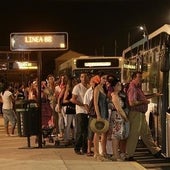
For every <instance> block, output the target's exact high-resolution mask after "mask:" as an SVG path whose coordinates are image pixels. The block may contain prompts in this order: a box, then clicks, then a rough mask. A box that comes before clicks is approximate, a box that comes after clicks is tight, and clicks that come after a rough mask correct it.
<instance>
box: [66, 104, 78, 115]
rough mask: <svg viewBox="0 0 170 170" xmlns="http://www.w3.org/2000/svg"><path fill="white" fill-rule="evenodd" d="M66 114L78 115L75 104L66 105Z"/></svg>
mask: <svg viewBox="0 0 170 170" xmlns="http://www.w3.org/2000/svg"><path fill="white" fill-rule="evenodd" d="M66 114H76V109H75V104H73V103H71V102H69V103H68V104H67V105H66Z"/></svg>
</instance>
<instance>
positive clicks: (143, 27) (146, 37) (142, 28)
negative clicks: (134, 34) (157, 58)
mask: <svg viewBox="0 0 170 170" xmlns="http://www.w3.org/2000/svg"><path fill="white" fill-rule="evenodd" d="M139 29H140V30H141V31H143V37H144V39H146V43H147V50H149V34H148V30H147V28H146V25H145V24H143V25H141V26H139ZM144 42H145V41H144Z"/></svg>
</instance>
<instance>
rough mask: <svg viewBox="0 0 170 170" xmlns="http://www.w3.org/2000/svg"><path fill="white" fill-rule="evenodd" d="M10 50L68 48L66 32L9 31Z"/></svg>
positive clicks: (54, 49)
mask: <svg viewBox="0 0 170 170" xmlns="http://www.w3.org/2000/svg"><path fill="white" fill-rule="evenodd" d="M10 49H11V50H12V51H56V50H67V49H68V34H67V33H66V32H40V33H38V32H37V33H36V32H35V33H11V34H10Z"/></svg>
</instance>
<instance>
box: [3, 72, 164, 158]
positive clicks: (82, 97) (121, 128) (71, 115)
mask: <svg viewBox="0 0 170 170" xmlns="http://www.w3.org/2000/svg"><path fill="white" fill-rule="evenodd" d="M141 84H142V73H141V72H135V73H134V74H133V75H132V80H131V81H130V82H129V85H128V88H124V86H123V85H122V84H121V82H120V80H119V79H117V78H116V77H115V76H114V75H107V74H105V73H99V74H98V75H91V76H89V75H87V74H86V73H81V74H80V77H79V78H74V77H68V76H67V75H60V77H58V78H55V77H54V76H53V75H52V74H50V75H48V76H47V79H46V80H44V81H42V82H41V108H42V109H41V111H42V127H47V126H53V134H54V135H56V137H57V138H58V139H60V140H63V141H65V142H67V143H68V144H69V143H70V141H74V152H75V154H79V155H84V154H86V155H87V156H91V157H93V158H94V159H96V160H100V161H107V160H112V161H124V160H126V161H133V160H134V153H135V149H136V147H137V142H138V139H139V137H141V139H142V140H143V142H144V144H145V145H146V146H147V147H148V149H149V150H150V151H151V153H152V154H153V155H154V156H155V157H161V149H160V148H159V147H158V146H156V144H155V142H154V140H153V138H152V135H151V131H150V128H149V126H148V123H147V121H146V118H145V112H146V111H147V106H148V103H149V101H148V96H145V94H144V92H143V91H142V88H141ZM38 92H39V91H38V80H37V79H35V80H33V81H32V82H30V83H29V85H28V86H25V85H12V84H9V83H5V84H4V85H3V88H2V89H1V93H0V101H1V102H2V113H3V118H4V127H5V130H6V135H7V136H13V135H14V134H15V127H16V123H17V117H16V114H15V107H14V106H15V100H18V99H24V100H35V101H38ZM156 95H157V96H158V95H159V94H153V96H149V97H150V98H151V97H154V96H156ZM9 123H11V130H10V129H9ZM107 125H108V126H107ZM92 126H93V128H92ZM101 126H102V127H101Z"/></svg>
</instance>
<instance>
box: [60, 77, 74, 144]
mask: <svg viewBox="0 0 170 170" xmlns="http://www.w3.org/2000/svg"><path fill="white" fill-rule="evenodd" d="M76 84H77V81H76V79H74V78H71V79H69V80H68V82H67V85H66V90H65V92H64V97H63V103H64V105H65V114H66V127H65V135H64V140H65V141H66V142H69V141H70V134H71V133H72V140H74V139H75V134H76V128H75V115H76V110H75V104H74V103H72V102H71V101H70V99H71V98H72V90H73V87H74V86H75V85H76Z"/></svg>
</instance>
